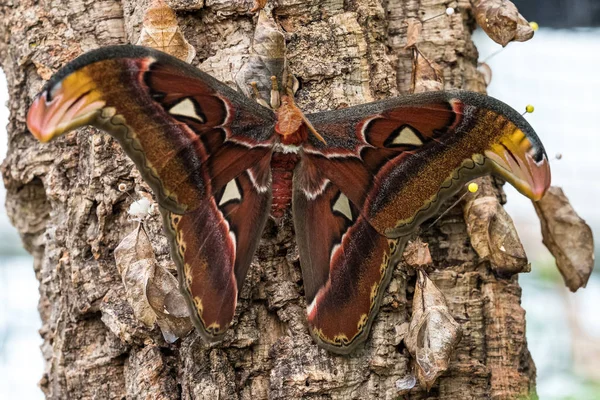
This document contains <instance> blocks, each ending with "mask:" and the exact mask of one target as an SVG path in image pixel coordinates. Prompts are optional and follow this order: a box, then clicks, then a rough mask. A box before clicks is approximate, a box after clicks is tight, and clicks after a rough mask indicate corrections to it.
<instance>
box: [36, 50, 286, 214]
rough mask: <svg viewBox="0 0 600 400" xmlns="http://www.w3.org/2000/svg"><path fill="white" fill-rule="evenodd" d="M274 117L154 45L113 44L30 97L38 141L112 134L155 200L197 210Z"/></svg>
mask: <svg viewBox="0 0 600 400" xmlns="http://www.w3.org/2000/svg"><path fill="white" fill-rule="evenodd" d="M274 121H275V117H274V114H273V112H272V111H271V110H269V109H267V108H265V107H262V106H260V105H258V104H257V103H256V102H255V101H252V100H250V99H248V98H246V97H244V96H243V95H241V94H240V93H238V92H236V91H235V90H233V89H231V88H229V87H228V86H226V85H224V84H223V83H221V82H219V81H217V80H216V79H214V78H213V77H211V76H210V75H208V74H205V73H203V72H202V71H200V70H198V69H197V68H194V67H192V66H191V65H189V64H187V63H185V62H182V61H181V60H178V59H176V58H175V57H172V56H169V55H168V54H165V53H162V52H160V51H157V50H153V49H150V48H145V47H140V46H130V45H126V46H111V47H103V48H101V49H97V50H93V51H91V52H88V53H86V54H84V55H82V56H80V57H78V58H76V59H75V60H73V61H71V62H70V63H69V64H67V65H66V66H64V67H63V68H62V69H61V70H60V71H58V72H57V73H56V74H55V75H54V76H53V77H52V78H51V79H50V80H49V81H48V83H47V84H46V86H45V87H44V89H43V90H42V93H41V94H40V95H39V96H38V97H37V98H36V99H35V101H34V102H33V104H32V105H31V108H30V109H29V113H28V116H27V125H28V127H29V130H30V131H31V132H32V133H33V134H34V135H35V136H36V138H38V139H39V140H40V141H42V142H47V141H49V140H51V139H52V138H54V137H56V136H59V135H61V134H63V133H65V132H68V131H70V130H73V129H75V128H78V127H80V126H83V125H93V126H95V127H97V128H99V129H102V130H103V131H105V132H107V133H109V134H111V136H113V137H114V138H115V139H117V140H118V141H119V143H120V144H121V146H122V147H123V150H124V151H125V152H126V153H127V155H128V156H129V157H130V158H131V159H132V160H133V161H134V163H135V164H136V166H137V168H138V170H139V171H140V173H141V175H142V177H143V178H144V180H145V181H146V182H147V183H148V185H149V186H150V187H151V188H152V191H153V192H154V194H155V195H156V198H157V200H158V203H159V204H160V205H161V206H162V207H163V208H166V209H168V210H170V211H172V212H174V213H179V214H182V213H185V212H189V211H193V210H195V209H196V208H197V207H199V205H200V204H203V203H204V201H205V200H206V199H207V198H208V197H210V196H212V195H213V194H214V193H217V192H218V191H219V190H221V189H222V188H223V187H224V186H225V185H226V184H227V183H228V182H230V181H231V180H232V179H233V178H235V177H236V176H237V175H238V174H241V173H242V172H243V171H245V170H246V169H248V168H250V167H251V166H252V165H254V164H256V163H257V162H259V161H260V160H261V159H262V158H263V157H264V156H265V155H267V154H269V153H270V152H271V150H272V146H273V142H274V130H273V127H274V124H275V122H274Z"/></svg>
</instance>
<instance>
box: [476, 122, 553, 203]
mask: <svg viewBox="0 0 600 400" xmlns="http://www.w3.org/2000/svg"><path fill="white" fill-rule="evenodd" d="M518 133H519V135H513V138H517V139H518V140H512V139H513V138H511V139H509V140H503V141H502V142H501V144H497V145H494V146H493V148H492V149H491V150H487V151H486V152H485V155H486V157H488V158H489V159H490V160H491V161H492V162H493V165H494V170H495V172H496V173H497V174H498V175H500V176H502V177H503V178H504V179H506V180H507V181H508V182H509V183H510V184H511V185H513V186H514V187H515V188H516V189H517V190H518V191H519V192H521V193H522V194H524V195H525V196H527V197H529V198H530V199H531V200H533V201H538V200H540V199H541V198H542V197H544V194H545V193H546V191H547V190H548V188H549V187H550V181H551V173H550V164H549V162H548V158H547V157H546V154H544V153H543V151H542V152H541V153H539V154H538V153H536V149H534V148H533V146H532V145H531V143H530V142H529V139H527V138H526V137H525V138H523V136H522V135H523V133H522V132H520V131H519V132H518ZM538 152H539V150H538Z"/></svg>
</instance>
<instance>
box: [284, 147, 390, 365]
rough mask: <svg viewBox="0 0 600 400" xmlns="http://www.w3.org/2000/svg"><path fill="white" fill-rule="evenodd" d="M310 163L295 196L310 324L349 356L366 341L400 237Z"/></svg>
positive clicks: (297, 180)
mask: <svg viewBox="0 0 600 400" xmlns="http://www.w3.org/2000/svg"><path fill="white" fill-rule="evenodd" d="M308 163H310V161H309V160H306V159H304V160H302V163H301V164H300V166H299V168H298V170H297V172H296V174H295V176H294V198H293V214H294V227H295V230H296V240H297V243H298V247H299V250H300V262H301V265H302V275H303V277H304V289H305V292H306V302H307V314H308V324H309V328H310V331H311V334H312V336H313V337H314V338H315V340H316V341H317V342H318V343H319V344H320V345H321V346H323V347H325V348H326V349H328V350H331V351H334V352H336V353H342V354H347V353H349V352H350V351H352V349H354V347H355V346H356V344H358V343H360V342H362V341H363V340H364V339H366V336H367V334H368V332H369V329H370V326H371V323H372V322H373V317H374V316H375V314H376V312H377V308H378V307H379V303H380V296H381V295H382V293H383V290H382V289H381V288H384V287H386V286H387V283H388V281H389V277H390V274H389V273H388V269H389V266H390V265H393V264H391V263H390V255H391V254H392V251H393V249H394V248H395V244H396V242H397V240H396V239H387V238H386V237H385V236H383V235H380V234H379V233H378V232H377V231H376V230H375V229H374V228H373V227H372V226H371V225H370V224H369V223H368V222H367V221H366V219H365V218H364V217H363V216H362V215H361V214H360V213H359V210H358V209H357V208H356V207H355V206H354V205H353V204H352V203H351V202H350V201H349V200H348V197H347V196H346V195H345V194H344V193H343V192H342V191H340V189H339V188H338V187H336V186H335V184H333V183H332V182H331V181H330V180H329V179H327V178H325V177H323V175H322V174H320V173H319V172H317V171H316V170H315V169H314V168H312V166H310V165H307V164H308Z"/></svg>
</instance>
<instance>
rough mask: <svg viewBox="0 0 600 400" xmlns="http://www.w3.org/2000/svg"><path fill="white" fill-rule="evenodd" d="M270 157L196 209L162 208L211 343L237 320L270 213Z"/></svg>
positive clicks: (198, 320) (183, 281)
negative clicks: (240, 298) (239, 297)
mask: <svg viewBox="0 0 600 400" xmlns="http://www.w3.org/2000/svg"><path fill="white" fill-rule="evenodd" d="M269 159H270V157H266V158H265V160H263V161H262V162H261V163H259V164H257V166H255V167H253V168H252V169H249V170H247V171H245V172H244V173H242V174H240V175H238V176H237V177H236V178H234V179H232V180H231V181H230V182H229V183H227V185H225V186H224V187H223V188H222V190H221V191H220V192H219V193H217V194H216V195H215V196H214V197H210V198H208V199H207V200H205V201H204V203H203V204H202V205H201V206H200V207H198V208H197V209H196V210H194V211H192V212H189V213H186V214H183V215H180V214H174V213H172V212H170V211H168V210H165V209H161V211H162V214H163V222H164V226H165V229H166V231H167V233H168V235H169V236H170V238H171V247H172V248H171V254H172V255H173V258H174V260H175V262H176V264H177V266H178V272H179V282H180V287H181V288H182V289H183V290H184V293H185V294H186V295H187V296H186V299H187V301H188V304H189V306H190V309H191V310H193V313H192V321H194V324H195V325H196V327H197V328H198V330H199V332H200V333H201V334H202V336H203V337H204V338H205V339H207V340H209V341H215V340H219V339H220V338H221V337H222V335H223V334H224V333H225V331H226V330H227V328H228V327H229V325H230V323H231V321H232V320H233V316H234V314H235V306H236V302H237V295H238V292H239V290H240V289H241V286H242V284H243V282H244V279H245V278H246V273H247V272H248V267H249V266H250V263H251V261H252V257H253V255H254V252H255V250H256V247H257V246H258V243H259V240H260V237H261V233H262V230H263V228H264V225H265V223H266V221H267V217H268V215H269V210H270V206H271V187H270V181H269V179H270V174H269V172H270V171H269V169H268V166H269V163H268V161H269ZM265 166H266V167H267V168H265Z"/></svg>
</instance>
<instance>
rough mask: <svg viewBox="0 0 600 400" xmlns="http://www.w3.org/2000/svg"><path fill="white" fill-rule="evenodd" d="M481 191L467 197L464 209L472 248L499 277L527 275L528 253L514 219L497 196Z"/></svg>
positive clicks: (490, 192) (482, 186)
mask: <svg viewBox="0 0 600 400" xmlns="http://www.w3.org/2000/svg"><path fill="white" fill-rule="evenodd" d="M479 187H480V188H482V189H481V190H479V191H478V192H477V193H475V194H471V195H468V196H467V197H466V201H465V203H464V206H463V212H464V216H465V222H466V223H467V232H468V234H469V237H470V239H471V245H472V246H473V249H475V251H476V252H477V254H478V255H479V257H481V258H482V259H484V260H488V261H489V262H490V264H491V267H492V269H493V270H494V272H496V273H497V274H498V275H500V276H510V275H513V274H517V273H519V272H524V271H528V268H529V263H528V261H527V255H526V254H525V249H524V248H523V245H522V244H521V240H520V239H519V235H518V233H517V230H516V229H515V226H514V224H513V221H512V218H511V217H510V215H508V213H507V212H506V210H504V207H502V205H501V204H500V202H499V201H498V198H497V197H496V195H495V193H493V192H492V191H491V190H486V187H489V186H486V185H485V184H482V185H479Z"/></svg>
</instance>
